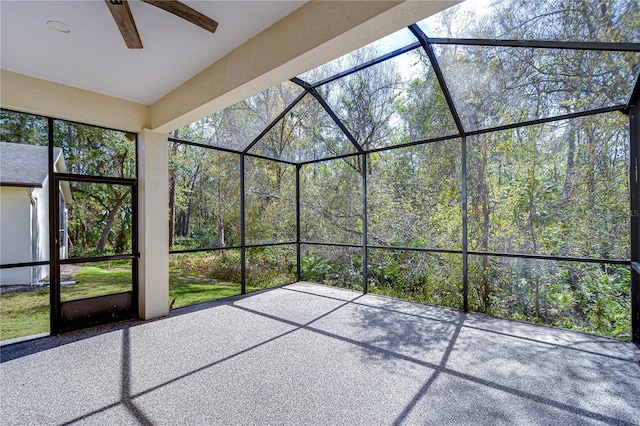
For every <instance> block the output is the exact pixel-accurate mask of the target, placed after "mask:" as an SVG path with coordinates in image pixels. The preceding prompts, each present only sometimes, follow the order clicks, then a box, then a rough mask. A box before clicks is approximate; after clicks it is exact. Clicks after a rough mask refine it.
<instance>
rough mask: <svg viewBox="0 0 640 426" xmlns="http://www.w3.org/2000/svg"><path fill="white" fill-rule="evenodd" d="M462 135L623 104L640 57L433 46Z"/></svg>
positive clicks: (481, 47)
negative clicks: (459, 119)
mask: <svg viewBox="0 0 640 426" xmlns="http://www.w3.org/2000/svg"><path fill="white" fill-rule="evenodd" d="M434 50H435V52H436V56H437V57H438V62H439V63H440V66H441V68H442V72H443V74H444V78H445V80H446V82H447V85H448V87H449V90H450V92H451V96H452V97H453V101H454V104H455V106H456V108H457V110H458V114H459V115H460V118H461V120H462V124H463V127H464V129H465V131H473V130H478V129H486V128H491V127H496V126H501V125H506V124H512V123H520V122H524V121H528V120H535V119H538V118H546V117H554V116H558V115H562V114H568V113H573V112H580V111H587V110H591V109H596V108H601V107H609V106H616V105H623V104H626V103H627V101H628V97H629V94H630V93H631V89H632V86H633V82H634V79H635V75H636V74H637V71H638V64H639V63H640V54H638V53H621V52H594V51H585V50H557V49H531V48H505V47H485V46H454V45H446V46H445V45H442V46H435V47H434Z"/></svg>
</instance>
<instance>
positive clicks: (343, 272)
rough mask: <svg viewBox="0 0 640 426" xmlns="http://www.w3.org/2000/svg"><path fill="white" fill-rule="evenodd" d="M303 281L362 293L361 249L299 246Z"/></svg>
mask: <svg viewBox="0 0 640 426" xmlns="http://www.w3.org/2000/svg"><path fill="white" fill-rule="evenodd" d="M301 251H302V252H301V260H300V272H301V275H302V279H303V280H304V281H311V282H315V283H319V284H325V285H330V286H333V287H341V288H348V289H351V290H356V291H362V280H363V276H362V248H360V247H341V246H316V245H310V244H302V245H301Z"/></svg>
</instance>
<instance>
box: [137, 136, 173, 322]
mask: <svg viewBox="0 0 640 426" xmlns="http://www.w3.org/2000/svg"><path fill="white" fill-rule="evenodd" d="M168 165H169V163H168V150H167V135H166V134H162V133H156V132H153V131H151V130H148V129H143V130H142V131H141V132H140V133H138V203H139V204H138V205H139V210H138V225H139V230H138V238H139V246H140V263H139V266H140V268H139V287H138V289H139V295H138V309H139V315H140V318H142V319H152V318H157V317H161V316H164V315H167V314H168V313H169V219H168V215H167V211H168V210H167V209H168V208H169V171H168V167H169V166H168Z"/></svg>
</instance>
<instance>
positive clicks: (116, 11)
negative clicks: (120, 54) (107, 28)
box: [104, 0, 142, 49]
mask: <svg viewBox="0 0 640 426" xmlns="http://www.w3.org/2000/svg"><path fill="white" fill-rule="evenodd" d="M104 1H105V3H107V6H109V11H110V12H111V15H113V20H114V21H116V24H117V25H118V29H119V30H120V34H122V38H123V39H124V42H125V43H126V44H127V47H128V48H129V49H142V40H140V35H138V29H137V28H136V23H135V22H134V21H133V15H131V9H129V4H128V3H127V0H104Z"/></svg>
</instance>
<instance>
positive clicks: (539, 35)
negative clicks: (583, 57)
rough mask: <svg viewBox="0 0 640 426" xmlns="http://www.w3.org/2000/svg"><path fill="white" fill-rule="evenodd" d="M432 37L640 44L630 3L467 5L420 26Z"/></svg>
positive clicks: (562, 0) (512, 0)
mask: <svg viewBox="0 0 640 426" xmlns="http://www.w3.org/2000/svg"><path fill="white" fill-rule="evenodd" d="M418 26H419V27H420V28H422V30H423V31H424V32H425V34H426V35H427V36H429V37H443V38H447V37H451V38H481V39H510V40H560V41H591V42H625V43H637V42H638V41H639V40H640V26H638V3H637V2H636V1H628V0H607V1H601V0H497V1H493V2H490V3H487V2H484V1H471V0H470V1H465V2H463V3H459V4H457V5H456V6H453V7H451V8H449V9H447V10H445V11H443V12H440V13H438V14H436V15H433V16H431V17H429V18H427V19H425V20H423V21H421V22H419V23H418Z"/></svg>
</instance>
